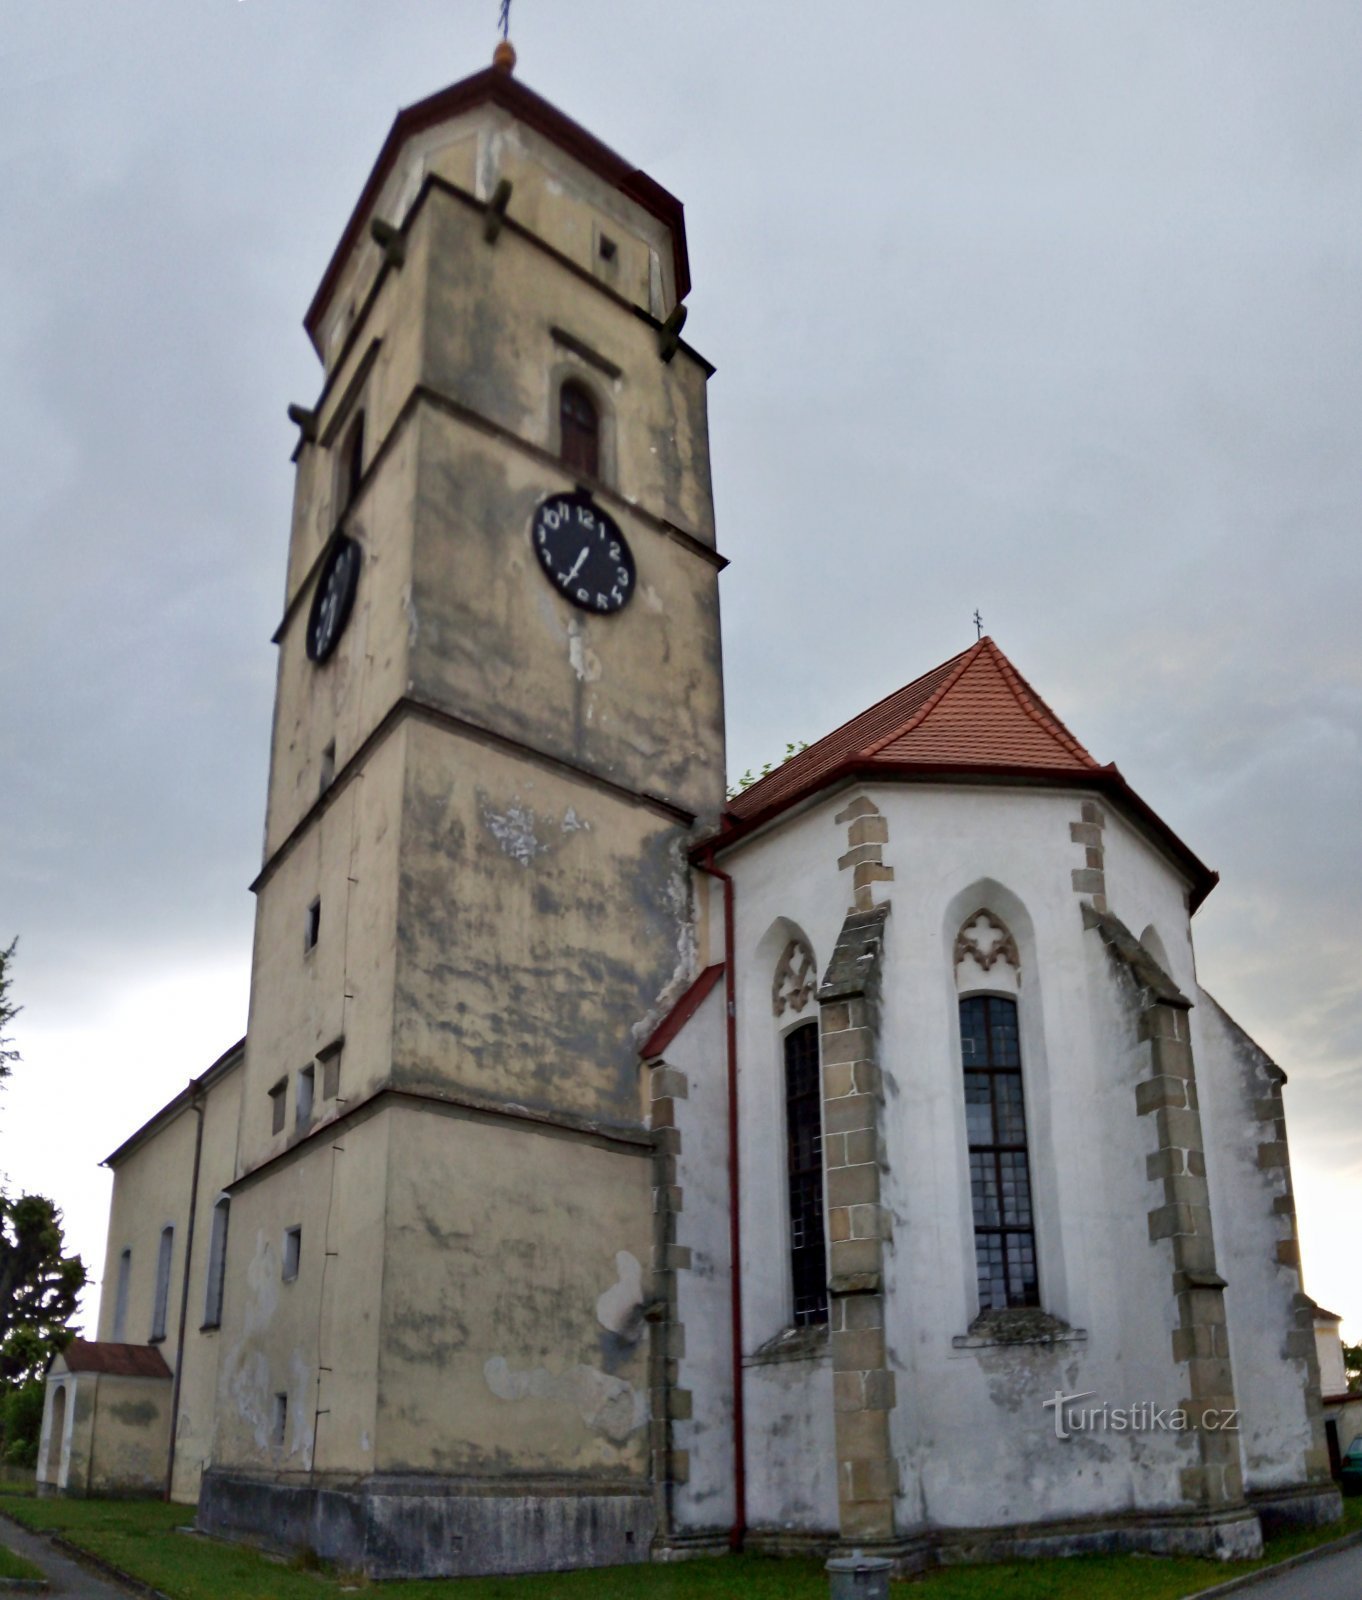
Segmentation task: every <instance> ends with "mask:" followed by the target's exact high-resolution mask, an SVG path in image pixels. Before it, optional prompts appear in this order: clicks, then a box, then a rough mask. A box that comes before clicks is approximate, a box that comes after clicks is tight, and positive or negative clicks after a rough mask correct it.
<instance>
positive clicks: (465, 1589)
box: [0, 1490, 1362, 1600]
mask: <svg viewBox="0 0 1362 1600" xmlns="http://www.w3.org/2000/svg"><path fill="white" fill-rule="evenodd" d="M1344 1507H1345V1516H1344V1520H1343V1522H1341V1523H1335V1524H1334V1525H1333V1526H1332V1527H1330V1528H1325V1529H1316V1530H1314V1531H1313V1532H1310V1533H1292V1534H1284V1535H1283V1536H1282V1537H1280V1538H1278V1539H1274V1540H1273V1541H1272V1542H1271V1545H1270V1546H1269V1553H1268V1556H1267V1558H1266V1561H1264V1562H1243V1563H1236V1564H1234V1565H1233V1566H1226V1565H1223V1564H1222V1563H1220V1562H1215V1561H1193V1560H1182V1559H1178V1560H1173V1559H1165V1558H1161V1557H1151V1556H1085V1557H1079V1558H1076V1559H1073V1560H1069V1561H1034V1562H1022V1563H1017V1564H1014V1565H1009V1566H994V1567H950V1568H945V1569H942V1570H940V1571H937V1572H933V1573H930V1574H929V1575H928V1576H927V1577H926V1578H924V1579H921V1580H919V1581H918V1582H917V1584H916V1585H915V1587H913V1588H911V1589H910V1588H909V1587H908V1586H907V1585H904V1586H902V1587H901V1588H897V1586H896V1588H897V1592H898V1593H900V1594H902V1595H903V1596H904V1597H905V1600H907V1597H908V1596H909V1595H910V1594H912V1595H920V1596H921V1597H922V1600H997V1597H999V1596H1003V1597H1006V1600H1089V1597H1091V1596H1100V1597H1101V1600H1181V1597H1182V1596H1184V1595H1190V1594H1195V1593H1196V1592H1197V1591H1198V1590H1200V1589H1208V1588H1210V1587H1211V1586H1212V1585H1214V1584H1217V1583H1223V1582H1224V1580H1225V1579H1226V1578H1228V1577H1230V1576H1233V1575H1236V1574H1238V1573H1240V1572H1249V1571H1252V1570H1254V1568H1255V1567H1256V1566H1261V1565H1266V1564H1267V1562H1268V1561H1281V1560H1283V1559H1284V1558H1285V1557H1287V1556H1289V1555H1295V1554H1296V1553H1297V1552H1299V1551H1301V1550H1308V1549H1311V1548H1312V1547H1313V1546H1315V1545H1317V1544H1325V1543H1327V1542H1328V1541H1329V1540H1331V1539H1336V1538H1339V1537H1340V1536H1341V1535H1342V1534H1344V1533H1348V1532H1354V1531H1357V1530H1362V1499H1358V1500H1347V1501H1345V1502H1344ZM0 1513H3V1514H4V1515H5V1516H9V1517H13V1518H14V1520H15V1521H16V1522H22V1523H23V1524H24V1525H25V1526H26V1527H29V1528H35V1529H39V1530H43V1531H47V1532H52V1533H61V1534H64V1535H65V1537H66V1538H68V1539H70V1540H71V1541H72V1543H74V1544H78V1545H79V1546H80V1547H81V1548H82V1549H84V1550H88V1551H90V1552H91V1553H92V1554H94V1555H97V1556H102V1557H103V1558H104V1560H106V1561H108V1562H111V1563H112V1564H113V1565H114V1566H116V1567H120V1568H121V1569H122V1570H123V1571H125V1572H130V1573H132V1574H134V1575H135V1576H136V1577H138V1578H141V1579H142V1580H143V1582H145V1583H149V1584H151V1585H152V1586H153V1587H154V1588H157V1589H160V1590H162V1591H163V1592H164V1593H165V1594H167V1595H170V1596H172V1597H173V1600H330V1597H331V1596H334V1595H341V1594H345V1593H352V1592H355V1591H356V1590H358V1589H364V1588H368V1587H369V1585H367V1584H366V1583H365V1582H364V1580H363V1579H362V1578H361V1579H345V1578H338V1577H336V1576H335V1575H333V1574H329V1573H319V1572H310V1571H306V1570H304V1569H302V1568H301V1567H298V1566H291V1565H289V1564H287V1563H283V1562H279V1561H273V1560H270V1559H269V1558H268V1557H266V1556H262V1555H260V1554H258V1553H257V1552H255V1551H253V1550H247V1549H244V1548H243V1547H241V1546H238V1545H227V1544H218V1543H216V1542H214V1541H212V1540H208V1539H202V1538H198V1537H189V1536H187V1535H185V1534H182V1533H177V1532H176V1531H175V1530H176V1529H177V1528H180V1527H183V1526H184V1525H186V1524H187V1523H188V1522H189V1521H190V1520H191V1519H192V1517H193V1515H194V1513H193V1509H192V1507H188V1506H171V1505H165V1504H164V1503H162V1502H161V1501H158V1500H35V1499H33V1498H32V1497H31V1496H26V1495H19V1494H14V1493H7V1492H5V1491H4V1490H0ZM373 1587H374V1592H375V1595H378V1594H382V1595H383V1596H385V1597H386V1596H393V1597H394V1600H397V1597H400V1600H815V1597H817V1600H825V1597H826V1595H827V1592H828V1585H827V1578H826V1576H825V1575H824V1573H823V1569H822V1566H821V1564H820V1563H818V1562H815V1561H777V1560H770V1559H765V1558H763V1557H760V1556H741V1557H737V1558H733V1557H727V1558H721V1559H717V1560H706V1561H686V1562H681V1563H678V1564H676V1565H674V1566H638V1567H615V1568H613V1569H611V1570H609V1571H604V1572H600V1571H598V1572H575V1573H552V1574H549V1575H547V1576H543V1577H533V1578H462V1579H446V1580H443V1581H439V1582H436V1581H423V1582H413V1583H385V1584H382V1585H374V1586H373Z"/></svg>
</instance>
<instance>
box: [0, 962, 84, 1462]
mask: <svg viewBox="0 0 1362 1600" xmlns="http://www.w3.org/2000/svg"><path fill="white" fill-rule="evenodd" d="M18 942H19V941H18V940H17V939H11V940H10V942H9V944H8V945H7V946H5V947H4V948H3V949H0V1079H3V1078H6V1077H8V1076H9V1072H10V1067H11V1065H12V1064H13V1063H14V1062H16V1061H18V1059H19V1052H18V1051H17V1050H16V1049H15V1048H14V1047H13V1042H12V1040H11V1039H10V1037H9V1033H8V1028H9V1025H10V1023H11V1022H12V1021H13V1020H14V1018H15V1017H16V1016H18V1014H19V1009H20V1008H19V1007H18V1006H17V1005H15V1004H14V1001H13V998H12V995H11V985H12V982H13V976H14V974H13V968H14V952H15V949H16V948H17V946H18ZM86 1277H87V1274H86V1271H85V1263H84V1262H83V1261H82V1260H81V1259H80V1257H79V1256H73V1255H67V1254H66V1240H65V1237H64V1235H63V1233H62V1218H61V1212H60V1211H59V1210H58V1209H57V1207H56V1205H55V1204H54V1203H53V1202H52V1201H51V1200H49V1199H47V1198H46V1197H45V1196H44V1195H40V1194H21V1195H19V1196H18V1197H17V1198H12V1197H11V1196H10V1195H9V1194H7V1193H5V1192H4V1191H3V1190H2V1189H0V1437H2V1438H3V1445H2V1446H0V1448H3V1453H4V1457H5V1459H6V1460H8V1461H17V1462H22V1463H25V1464H29V1465H31V1464H32V1462H33V1461H34V1460H35V1459H36V1455H37V1449H38V1433H39V1430H40V1429H41V1427H42V1415H43V1375H44V1374H45V1373H46V1371H47V1366H48V1363H49V1362H50V1361H51V1359H52V1357H53V1356H54V1355H55V1354H56V1353H57V1351H58V1350H62V1349H65V1347H66V1346H67V1345H68V1344H70V1342H71V1340H72V1339H73V1338H74V1337H75V1334H76V1329H74V1328H72V1327H71V1326H70V1322H71V1319H72V1317H74V1316H75V1314H76V1308H77V1305H78V1303H79V1300H80V1292H81V1290H82V1289H83V1288H84V1287H85V1283H86Z"/></svg>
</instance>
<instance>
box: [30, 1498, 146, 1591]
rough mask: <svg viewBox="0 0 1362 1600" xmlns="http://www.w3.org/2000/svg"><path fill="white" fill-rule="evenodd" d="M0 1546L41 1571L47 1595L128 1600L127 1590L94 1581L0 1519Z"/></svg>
mask: <svg viewBox="0 0 1362 1600" xmlns="http://www.w3.org/2000/svg"><path fill="white" fill-rule="evenodd" d="M0 1544H5V1545H8V1546H9V1548H10V1549H11V1550H13V1552H14V1553H15V1555H17V1556H24V1557H26V1558H27V1559H28V1560H29V1561H31V1562H32V1563H33V1564H34V1566H36V1567H41V1568H42V1569H43V1572H44V1574H45V1575H46V1577H47V1581H48V1583H49V1585H50V1587H49V1589H48V1591H47V1592H48V1594H51V1595H65V1596H66V1597H67V1600H128V1593H129V1591H128V1590H127V1589H123V1588H120V1587H118V1585H116V1584H112V1583H110V1582H109V1581H108V1579H107V1578H97V1577H96V1576H95V1575H94V1573H93V1572H91V1571H89V1569H88V1568H86V1567H82V1566H81V1564H80V1563H79V1562H78V1561H73V1560H72V1559H71V1557H70V1556H68V1555H67V1554H66V1553H65V1552H64V1551H61V1550H58V1549H57V1548H56V1547H55V1546H54V1545H50V1544H49V1543H48V1542H47V1540H46V1539H44V1538H42V1537H40V1536H39V1535H38V1534H36V1533H30V1532H29V1531H28V1529H27V1528H21V1527H20V1526H19V1524H18V1523H17V1522H11V1521H10V1519H9V1518H8V1517H0Z"/></svg>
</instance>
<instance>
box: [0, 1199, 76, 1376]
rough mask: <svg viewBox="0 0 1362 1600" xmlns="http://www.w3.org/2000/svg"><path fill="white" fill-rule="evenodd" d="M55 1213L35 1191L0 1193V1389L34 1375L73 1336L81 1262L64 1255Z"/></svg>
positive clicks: (59, 1218)
mask: <svg viewBox="0 0 1362 1600" xmlns="http://www.w3.org/2000/svg"><path fill="white" fill-rule="evenodd" d="M65 1243H66V1241H65V1238H64V1236H63V1234H62V1225H61V1212H60V1211H58V1210H57V1208H56V1206H55V1205H53V1203H52V1202H51V1201H50V1200H48V1199H46V1198H45V1197H44V1196H43V1195H40V1194H21V1195H20V1196H19V1197H18V1198H17V1199H11V1198H10V1197H9V1196H8V1195H0V1387H3V1388H5V1389H11V1388H13V1387H15V1386H16V1385H18V1384H22V1383H25V1382H26V1381H28V1380H29V1379H31V1378H40V1377H41V1376H42V1375H43V1373H44V1372H46V1370H47V1364H48V1362H49V1361H50V1360H51V1359H52V1357H53V1356H54V1355H55V1354H56V1353H57V1351H58V1350H63V1349H65V1348H66V1346H67V1345H68V1344H69V1343H70V1342H71V1340H72V1338H73V1337H74V1334H75V1330H74V1329H73V1328H70V1327H69V1326H68V1324H69V1323H70V1321H71V1318H72V1317H74V1316H75V1314H76V1307H77V1304H78V1302H79V1300H80V1291H81V1290H82V1289H83V1288H84V1287H85V1282H86V1272H85V1263H84V1262H83V1261H82V1260H81V1259H80V1257H79V1256H68V1255H67V1254H66V1253H65Z"/></svg>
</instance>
